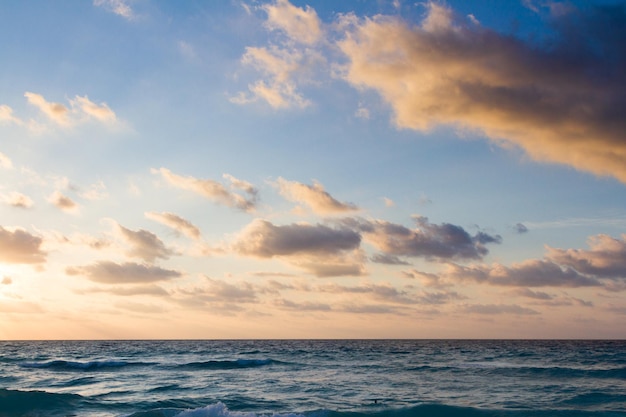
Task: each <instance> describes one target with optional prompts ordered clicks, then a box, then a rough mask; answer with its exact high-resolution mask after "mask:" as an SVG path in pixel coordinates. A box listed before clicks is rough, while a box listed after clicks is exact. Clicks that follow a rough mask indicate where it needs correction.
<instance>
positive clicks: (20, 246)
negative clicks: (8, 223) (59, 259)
mask: <svg viewBox="0 0 626 417" xmlns="http://www.w3.org/2000/svg"><path fill="white" fill-rule="evenodd" d="M42 243H43V240H42V239H41V238H40V237H38V236H34V235H31V234H30V233H28V232H26V231H24V230H21V229H16V230H14V231H10V230H7V229H5V228H4V227H2V226H0V262H6V263H14V264H39V263H43V262H45V260H46V253H45V252H44V251H42V250H41V245H42Z"/></svg>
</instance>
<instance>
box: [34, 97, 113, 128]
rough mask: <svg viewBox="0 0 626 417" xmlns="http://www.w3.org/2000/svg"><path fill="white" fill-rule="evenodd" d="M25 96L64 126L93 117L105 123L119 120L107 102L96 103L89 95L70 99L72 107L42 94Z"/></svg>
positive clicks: (51, 118) (50, 117)
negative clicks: (48, 98)
mask: <svg viewBox="0 0 626 417" xmlns="http://www.w3.org/2000/svg"><path fill="white" fill-rule="evenodd" d="M24 96H25V97H26V99H27V100H28V102H29V103H30V104H32V105H33V106H35V107H37V108H38V109H39V110H40V111H41V112H42V113H43V114H45V115H46V116H47V117H48V119H50V120H51V121H53V122H54V123H56V124H57V125H59V126H62V127H72V126H74V125H76V124H78V123H81V122H85V121H88V120H92V119H95V120H97V121H99V122H101V123H105V124H113V123H115V122H116V121H117V117H116V115H115V113H114V112H113V110H111V109H110V108H109V106H108V105H107V104H106V103H100V104H96V103H94V102H92V101H91V100H89V98H88V97H87V96H84V97H81V96H76V97H75V98H74V99H70V100H69V103H70V107H67V106H66V105H64V104H61V103H54V102H48V101H47V100H46V99H45V98H44V97H43V96H42V95H41V94H36V93H32V92H26V93H24Z"/></svg>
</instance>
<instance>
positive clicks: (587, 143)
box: [0, 0, 626, 339]
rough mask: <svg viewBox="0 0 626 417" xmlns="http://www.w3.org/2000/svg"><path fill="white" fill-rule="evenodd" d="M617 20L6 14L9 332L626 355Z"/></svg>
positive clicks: (86, 7) (149, 11) (560, 4)
mask: <svg viewBox="0 0 626 417" xmlns="http://www.w3.org/2000/svg"><path fill="white" fill-rule="evenodd" d="M625 28H626V3H625V2H624V1H615V0H602V1H601V0H596V1H587V0H584V1H583V0H580V1H573V0H572V1H556V0H555V1H551V0H519V1H518V0H472V1H470V0H447V1H428V0H425V1H419V2H415V1H410V2H409V1H404V0H394V1H391V0H389V1H388V0H378V1H374V0H372V1H364V0H343V1H340V2H337V1H322V0H320V1H310V2H305V1H295V0H293V1H289V0H270V1H256V0H223V1H199V0H197V1H196V0H188V1H184V2H173V1H165V0H93V1H90V0H81V1H78V0H72V1H64V2H49V1H44V0H25V1H19V2H2V3H1V4H0V37H1V38H2V39H3V42H2V43H1V45H0V55H1V56H2V65H0V339H189V338H190V339H240V338H245V339H257V338H259V339H268V338H272V339H275V338H429V339H433V338H625V337H626V298H625V295H626V29H625Z"/></svg>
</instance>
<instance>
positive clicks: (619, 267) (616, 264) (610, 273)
mask: <svg viewBox="0 0 626 417" xmlns="http://www.w3.org/2000/svg"><path fill="white" fill-rule="evenodd" d="M589 247H590V248H591V249H590V250H583V249H555V248H548V253H547V258H549V259H551V260H553V261H554V262H557V263H559V264H561V265H565V266H567V267H570V268H573V269H575V270H576V271H578V272H580V273H583V274H589V275H592V276H595V277H598V278H609V279H616V278H619V279H622V280H626V234H623V235H622V236H621V239H616V238H614V237H611V236H608V235H596V236H592V237H591V238H589Z"/></svg>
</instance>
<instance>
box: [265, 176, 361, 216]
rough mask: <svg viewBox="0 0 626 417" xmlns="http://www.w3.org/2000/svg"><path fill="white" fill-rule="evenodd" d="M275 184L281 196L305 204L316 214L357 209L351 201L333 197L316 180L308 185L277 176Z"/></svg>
mask: <svg viewBox="0 0 626 417" xmlns="http://www.w3.org/2000/svg"><path fill="white" fill-rule="evenodd" d="M276 186H277V187H278V189H279V192H280V194H281V195H282V196H283V197H285V198H286V199H288V200H290V201H294V202H296V203H302V204H306V205H307V206H309V208H310V209H311V210H313V212H314V213H316V214H338V213H345V212H349V211H357V210H359V208H358V207H357V206H356V205H354V204H352V203H342V202H340V201H338V200H336V199H335V198H333V197H332V196H331V195H330V194H329V193H328V192H326V190H325V189H324V186H323V185H322V184H320V183H318V182H317V181H316V182H314V183H313V185H308V184H303V183H300V182H297V181H287V180H285V179H284V178H278V181H276Z"/></svg>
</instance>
